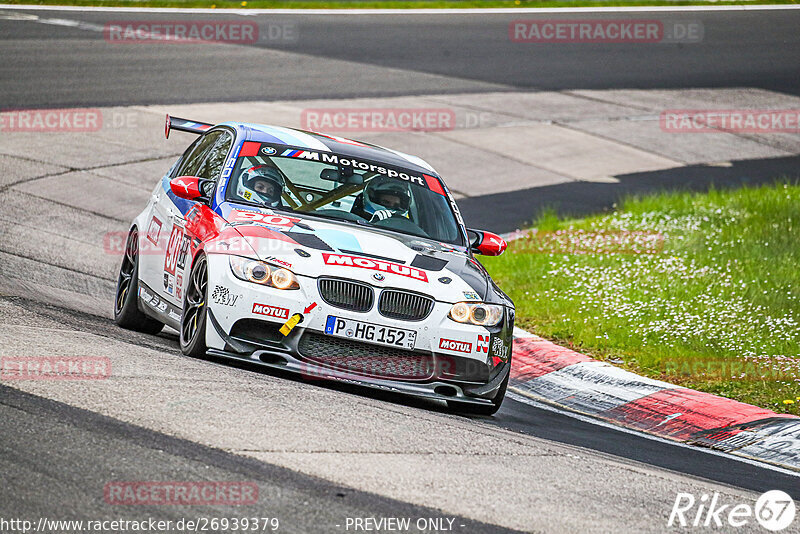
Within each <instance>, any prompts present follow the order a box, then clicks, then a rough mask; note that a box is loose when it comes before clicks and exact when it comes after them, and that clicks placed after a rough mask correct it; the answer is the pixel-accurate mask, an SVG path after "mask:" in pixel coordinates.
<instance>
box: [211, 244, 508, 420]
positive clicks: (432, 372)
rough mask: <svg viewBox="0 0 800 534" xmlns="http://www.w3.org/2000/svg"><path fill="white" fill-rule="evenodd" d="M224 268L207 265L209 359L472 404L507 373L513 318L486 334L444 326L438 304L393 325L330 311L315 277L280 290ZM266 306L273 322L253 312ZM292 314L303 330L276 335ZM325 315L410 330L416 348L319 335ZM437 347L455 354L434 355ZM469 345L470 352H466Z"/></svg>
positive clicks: (223, 262)
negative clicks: (418, 316)
mask: <svg viewBox="0 0 800 534" xmlns="http://www.w3.org/2000/svg"><path fill="white" fill-rule="evenodd" d="M227 264H228V260H227V257H226V256H224V255H212V256H210V258H209V292H210V297H211V295H213V294H214V292H215V291H216V294H217V295H218V297H219V298H217V299H214V298H209V302H208V306H209V307H208V310H209V315H208V317H209V321H208V322H207V332H206V340H207V345H208V347H209V350H208V353H209V354H210V355H214V356H220V357H225V358H232V359H236V360H240V361H247V362H251V363H255V364H258V365H262V366H266V367H270V368H274V369H281V370H283V371H288V372H291V373H294V374H297V375H300V376H302V377H304V378H307V379H322V380H336V381H340V382H345V383H351V384H358V385H362V386H367V387H371V388H377V389H380V390H385V391H392V392H398V393H403V394H406V395H412V396H415V397H421V398H428V399H438V400H457V401H461V402H468V403H474V404H489V403H491V401H492V399H494V397H495V396H496V395H497V393H498V391H499V390H500V389H501V386H502V384H503V381H504V380H505V378H506V377H507V375H508V373H509V369H510V354H511V330H512V329H513V325H512V324H510V323H511V322H512V321H513V314H507V317H506V319H505V320H504V321H503V322H501V324H500V325H499V326H497V327H495V328H488V329H487V328H484V327H478V326H474V325H465V324H460V323H456V322H454V321H452V320H450V319H448V318H447V313H448V312H449V308H450V305H449V304H446V303H440V302H436V303H435V305H434V309H433V311H432V312H431V314H430V315H429V316H428V317H427V318H426V319H424V320H422V321H403V320H395V319H390V318H388V317H384V316H381V315H378V314H377V313H375V312H374V310H373V311H371V312H366V313H358V312H353V311H349V310H343V309H339V308H336V307H332V306H329V305H328V304H326V303H325V301H324V300H323V299H322V297H321V295H320V294H319V292H318V287H317V280H316V279H315V278H310V277H299V282H300V289H297V290H286V291H281V290H277V289H274V288H271V287H264V286H259V285H256V284H252V283H249V282H244V281H241V280H239V279H237V278H235V277H234V276H233V275H232V273H231V272H230V268H229V267H228V265H227ZM217 286H219V287H220V288H221V289H220V290H217V289H216V288H217ZM375 289H376V290H378V291H379V290H381V289H382V288H381V287H376V288H375ZM220 295H221V296H220ZM312 304H313V307H311V306H312ZM264 305H266V306H268V308H269V310H270V313H272V314H274V316H272V317H269V316H265V315H264V314H263V313H255V312H254V311H253V310H254V309H257V310H258V311H259V312H263V310H264V308H261V307H260V306H264ZM309 307H311V309H309ZM297 313H299V314H301V315H302V316H303V318H302V321H301V323H300V324H299V325H298V326H297V327H295V329H294V330H292V332H291V333H290V334H289V335H288V336H283V335H282V334H280V333H279V332H278V329H279V328H280V326H281V325H282V324H283V323H284V322H285V321H286V319H288V318H289V317H291V316H292V315H295V314H297ZM329 315H334V316H337V317H344V318H347V319H352V320H356V321H363V322H371V323H379V324H381V325H384V326H388V327H394V328H401V329H406V330H408V329H412V330H414V331H415V332H416V333H417V338H416V342H415V346H414V349H413V351H409V350H404V349H399V348H392V347H386V346H384V345H377V344H373V343H368V342H363V341H353V340H350V339H343V338H340V337H332V336H328V335H325V334H324V331H325V324H326V321H327V318H328V316H329ZM443 340H445V341H449V340H454V341H458V342H460V343H461V344H455V345H453V344H448V343H443ZM443 345H444V346H445V347H450V346H452V347H457V348H458V349H459V350H458V352H456V351H455V350H451V351H448V350H446V349H443V348H440V347H442V346H443ZM467 345H468V346H469V349H470V350H469V351H467V350H465V347H466V346H467ZM498 355H499V356H498Z"/></svg>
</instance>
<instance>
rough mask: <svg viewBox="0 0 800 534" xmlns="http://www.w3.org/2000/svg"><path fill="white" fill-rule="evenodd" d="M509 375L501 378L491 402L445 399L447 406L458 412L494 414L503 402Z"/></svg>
mask: <svg viewBox="0 0 800 534" xmlns="http://www.w3.org/2000/svg"><path fill="white" fill-rule="evenodd" d="M510 376H511V373H508V374H507V375H506V378H505V380H503V383H502V384H501V385H500V389H499V390H498V391H497V395H495V397H494V398H493V399H492V403H491V404H470V403H468V402H461V401H447V407H448V408H450V409H451V410H452V411H454V412H458V413H465V414H471V415H494V414H495V413H496V412H497V410H499V409H500V405H501V404H503V399H505V398H506V388H507V387H508V378H509V377H510Z"/></svg>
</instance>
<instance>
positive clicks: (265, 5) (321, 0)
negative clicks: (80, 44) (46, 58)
mask: <svg viewBox="0 0 800 534" xmlns="http://www.w3.org/2000/svg"><path fill="white" fill-rule="evenodd" d="M0 3H4V4H18V5H48V6H103V7H183V8H216V9H231V8H236V9H241V8H248V9H444V8H503V7H505V8H513V7H533V8H536V7H598V6H665V5H666V6H685V5H709V4H711V5H715V6H716V5H767V4H796V3H798V1H797V0H327V1H326V0H247V1H241V0H235V1H234V0H212V1H209V0H2V1H0Z"/></svg>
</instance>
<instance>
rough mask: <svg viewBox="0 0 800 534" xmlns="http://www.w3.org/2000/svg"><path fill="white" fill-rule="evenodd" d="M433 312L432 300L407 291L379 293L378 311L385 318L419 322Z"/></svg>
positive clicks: (388, 290)
mask: <svg viewBox="0 0 800 534" xmlns="http://www.w3.org/2000/svg"><path fill="white" fill-rule="evenodd" d="M431 310H433V299H432V298H430V297H426V296H424V295H418V294H416V293H409V292H408V291H397V290H394V289H386V290H384V291H383V293H381V298H380V301H379V302H378V311H379V312H380V313H381V315H383V316H385V317H391V318H392V319H401V320H403V321H421V320H423V319H424V318H426V317H427V316H428V315H430V313H431Z"/></svg>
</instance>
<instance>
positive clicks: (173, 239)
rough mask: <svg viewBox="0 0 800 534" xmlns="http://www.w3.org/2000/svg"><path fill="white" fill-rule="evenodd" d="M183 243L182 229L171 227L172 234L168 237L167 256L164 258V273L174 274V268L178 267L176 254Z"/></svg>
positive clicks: (175, 226) (180, 227) (176, 226)
mask: <svg viewBox="0 0 800 534" xmlns="http://www.w3.org/2000/svg"><path fill="white" fill-rule="evenodd" d="M182 241H183V227H182V226H178V225H177V224H176V225H173V226H172V233H171V234H170V236H169V244H167V255H166V256H165V257H164V271H165V272H168V273H169V274H175V267H177V265H178V252H179V248H180V245H181V242H182Z"/></svg>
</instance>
